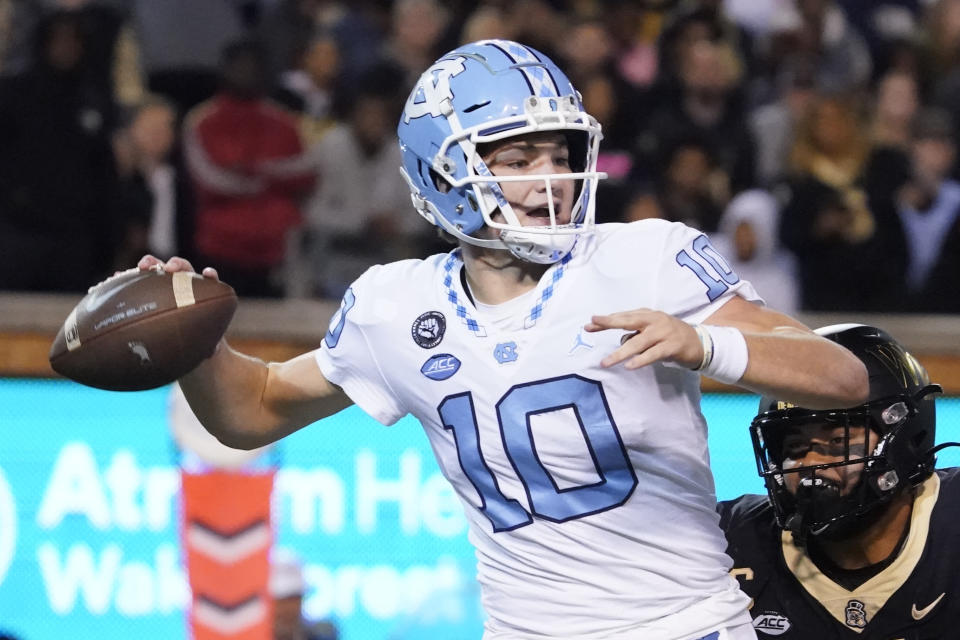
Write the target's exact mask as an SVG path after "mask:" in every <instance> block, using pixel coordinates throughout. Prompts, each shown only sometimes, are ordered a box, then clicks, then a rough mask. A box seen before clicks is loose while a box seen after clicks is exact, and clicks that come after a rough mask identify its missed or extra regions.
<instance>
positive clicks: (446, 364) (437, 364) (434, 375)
mask: <svg viewBox="0 0 960 640" xmlns="http://www.w3.org/2000/svg"><path fill="white" fill-rule="evenodd" d="M459 370H460V361H459V360H458V359H457V357H456V356H452V355H450V354H449V353H438V354H437V355H435V356H433V357H432V358H430V359H429V360H427V361H426V362H424V363H423V366H422V367H420V373H422V374H423V375H425V376H427V377H428V378H430V379H431V380H446V379H447V378H449V377H451V376H453V374H455V373H456V372H457V371H459Z"/></svg>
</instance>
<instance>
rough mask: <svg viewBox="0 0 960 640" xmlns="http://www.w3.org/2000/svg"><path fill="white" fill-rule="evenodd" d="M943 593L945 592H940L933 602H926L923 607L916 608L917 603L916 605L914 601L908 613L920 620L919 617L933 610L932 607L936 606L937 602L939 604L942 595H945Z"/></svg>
mask: <svg viewBox="0 0 960 640" xmlns="http://www.w3.org/2000/svg"><path fill="white" fill-rule="evenodd" d="M945 595H947V594H946V593H941V594H940V597H939V598H937V599H936V600H934V601H933V602H931V603H930V604H928V605H927V606H925V607H924V608H923V609H917V605H916V603H914V604H913V607H912V608H911V609H910V615H912V616H913V619H914V620H920V619H922V618H924V617H926V615H927V614H928V613H930V612H931V611H933V608H934V607H935V606H937V605H938V604H940V601H941V600H943V596H945Z"/></svg>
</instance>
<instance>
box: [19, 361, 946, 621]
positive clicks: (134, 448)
mask: <svg viewBox="0 0 960 640" xmlns="http://www.w3.org/2000/svg"><path fill="white" fill-rule="evenodd" d="M169 397H170V388H169V387H167V388H162V389H157V390H153V391H146V392H139V393H108V392H103V391H97V390H94V389H89V388H86V387H82V386H80V385H76V384H73V383H70V382H65V381H50V380H15V379H0V434H2V436H0V630H7V631H8V632H12V633H15V634H17V635H18V637H20V638H22V640H45V639H48V638H63V637H69V638H74V639H77V640H83V639H87V638H90V639H94V638H96V639H104V638H107V639H109V638H130V637H141V638H165V639H170V640H179V639H181V638H186V637H187V632H186V625H185V622H184V607H185V606H186V604H187V599H188V594H187V591H186V583H185V577H184V573H183V568H182V567H181V566H180V564H181V559H180V557H179V526H178V523H179V500H178V497H177V488H178V484H177V483H178V480H179V475H178V473H179V472H178V466H177V465H178V461H177V453H176V449H175V447H174V446H173V444H172V441H171V438H170V432H169V429H168V426H167V424H168V418H167V414H168V402H169ZM756 402H757V399H756V397H754V396H750V395H717V394H708V395H706V396H705V398H704V403H703V407H704V413H705V414H706V416H707V420H708V423H709V425H710V448H711V456H712V464H713V469H714V474H715V477H716V484H717V493H718V497H719V498H720V499H726V498H732V497H736V496H737V495H739V494H741V493H746V492H761V491H762V490H763V486H762V483H761V482H760V480H759V478H758V477H757V475H756V468H755V463H754V461H753V456H752V452H751V448H750V442H749V435H748V432H747V428H746V427H747V424H748V423H749V420H750V418H751V417H752V416H753V414H754V412H755V410H756ZM938 411H939V420H938V423H939V425H940V429H939V434H938V435H939V441H944V440H957V439H958V438H957V437H956V436H955V434H954V433H953V432H952V425H955V424H958V423H960V399H957V398H946V399H943V400H941V401H939V403H938ZM275 453H277V454H279V455H277V456H275V459H277V460H279V461H280V470H279V471H278V475H277V487H276V490H275V497H274V503H275V514H276V517H275V527H276V535H277V539H278V544H279V545H281V546H284V547H289V548H291V549H293V550H295V551H296V552H297V553H298V554H299V555H300V556H301V557H302V558H303V560H304V563H305V575H306V579H307V583H308V585H309V588H310V589H309V593H308V596H307V598H306V601H305V609H306V611H307V612H308V613H309V614H310V615H311V616H312V617H315V618H329V619H331V620H334V621H335V622H336V623H337V625H338V626H339V627H340V630H341V638H342V639H343V640H374V639H390V640H402V639H407V638H423V637H443V638H447V639H450V640H454V639H456V638H464V639H472V640H475V639H477V638H479V636H480V633H481V632H480V627H481V624H482V623H481V620H482V612H481V611H480V609H479V603H478V593H477V587H476V585H475V582H474V562H475V561H474V557H473V551H472V549H471V548H470V545H469V543H468V542H467V539H466V524H465V521H464V520H463V516H462V514H461V513H460V507H459V504H458V503H457V501H456V498H455V497H454V495H453V493H452V491H451V490H450V488H449V486H448V485H447V483H446V481H445V480H444V479H443V478H442V477H441V476H440V474H439V471H438V469H437V466H436V463H435V462H434V461H433V456H432V453H431V451H430V447H429V444H428V442H427V439H426V437H425V436H424V434H423V433H422V431H421V430H420V428H419V426H418V425H417V423H416V422H415V421H414V420H412V419H410V418H406V419H404V420H402V421H401V422H400V423H398V424H397V425H395V426H394V427H392V428H389V429H387V428H384V427H382V426H380V425H379V424H377V423H375V422H374V421H373V420H372V419H370V418H369V417H367V416H366V415H365V414H363V413H362V412H361V411H359V410H358V409H356V408H351V409H348V410H346V411H343V412H341V413H340V414H338V415H336V416H333V417H331V418H329V419H327V420H324V421H321V422H320V423H317V424H315V425H313V426H311V427H309V428H307V429H304V430H302V431H300V432H298V433H296V434H293V435H292V436H290V437H288V438H286V439H285V440H284V441H282V443H281V444H280V446H279V448H278V449H277V451H276V452H275ZM958 464H960V452H958V450H957V449H948V450H946V451H944V452H942V453H941V455H940V464H939V466H954V465H958Z"/></svg>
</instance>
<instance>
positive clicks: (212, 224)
mask: <svg viewBox="0 0 960 640" xmlns="http://www.w3.org/2000/svg"><path fill="white" fill-rule="evenodd" d="M265 69H266V64H265V58H264V53H263V49H262V48H261V47H260V45H259V44H258V43H256V42H254V41H250V40H242V41H237V42H233V43H231V44H229V45H227V46H226V47H225V48H224V52H223V56H222V61H221V71H220V83H221V86H220V89H219V90H218V92H217V94H216V95H215V96H214V97H213V98H211V99H210V100H209V101H207V102H204V103H202V104H200V105H198V106H197V107H196V108H195V109H193V110H192V111H191V112H190V114H189V115H188V116H187V120H186V124H185V128H184V148H185V152H186V159H187V165H188V168H189V171H190V174H191V177H192V179H193V183H194V186H195V189H196V221H195V233H194V245H195V248H196V252H197V254H198V259H199V261H200V262H201V263H203V264H210V265H211V266H214V267H217V269H219V271H220V276H221V277H222V278H223V279H224V280H225V281H226V282H229V283H230V284H231V285H233V287H234V288H235V289H236V290H237V293H238V294H240V295H247V296H260V297H275V296H279V295H281V294H282V293H283V291H282V287H281V286H280V284H279V283H280V279H279V277H280V274H279V271H280V267H281V266H282V264H283V262H284V258H285V247H286V242H287V234H288V232H289V231H290V230H291V229H294V228H296V227H297V226H299V225H300V222H301V211H300V200H301V198H302V197H303V196H304V195H306V194H307V193H309V191H310V189H311V187H312V186H313V182H314V175H313V173H312V171H311V169H310V167H309V165H308V164H307V163H305V162H304V161H303V150H304V149H303V145H302V143H301V140H300V137H299V134H298V131H297V123H296V120H295V119H294V118H293V116H291V115H290V114H288V113H287V112H286V111H283V110H282V109H281V108H280V107H278V106H276V105H274V104H273V103H272V102H270V101H269V100H268V99H267V98H266V97H265V96H266V89H267V82H266V73H265Z"/></svg>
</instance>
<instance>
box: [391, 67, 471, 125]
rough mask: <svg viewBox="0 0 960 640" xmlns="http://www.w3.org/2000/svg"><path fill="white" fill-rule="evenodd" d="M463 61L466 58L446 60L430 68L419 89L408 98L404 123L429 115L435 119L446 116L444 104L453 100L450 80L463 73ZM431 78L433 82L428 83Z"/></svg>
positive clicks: (418, 86)
mask: <svg viewBox="0 0 960 640" xmlns="http://www.w3.org/2000/svg"><path fill="white" fill-rule="evenodd" d="M463 61H464V58H444V59H442V60H439V61H438V62H437V63H436V64H435V65H433V66H432V67H430V70H429V71H428V73H427V74H425V77H424V79H423V80H422V81H421V82H420V83H419V84H418V85H417V89H416V90H415V91H414V92H413V93H411V94H410V97H409V98H407V105H406V107H404V109H403V120H404V122H410V119H411V118H420V117H422V116H427V115H428V116H431V117H434V118H439V117H440V116H442V115H444V112H443V106H442V105H443V102H444V101H448V102H449V101H450V100H452V99H453V90H451V89H450V79H451V78H453V76H455V75H458V74H460V73H463V70H464V66H463ZM431 78H432V80H433V82H429V81H428V79H431Z"/></svg>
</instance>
